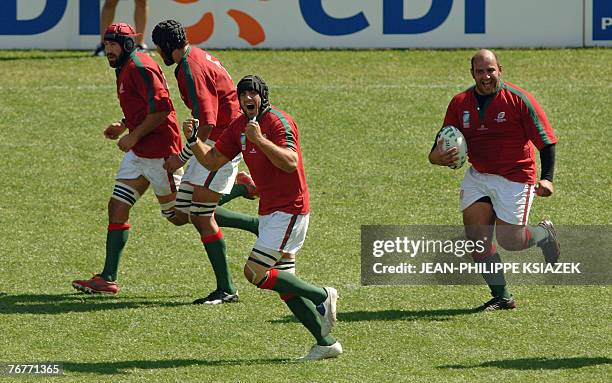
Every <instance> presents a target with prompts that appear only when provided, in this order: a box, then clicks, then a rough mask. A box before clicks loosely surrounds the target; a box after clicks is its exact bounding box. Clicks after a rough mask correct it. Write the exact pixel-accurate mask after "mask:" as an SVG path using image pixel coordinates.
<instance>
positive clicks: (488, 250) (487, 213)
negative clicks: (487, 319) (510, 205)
mask: <svg viewBox="0 0 612 383" xmlns="http://www.w3.org/2000/svg"><path fill="white" fill-rule="evenodd" d="M463 224H464V226H465V232H466V236H467V238H468V239H470V240H472V241H482V242H483V243H484V248H485V250H484V251H483V252H477V251H474V252H473V253H472V259H473V260H474V262H476V263H482V264H483V266H484V267H483V269H484V270H485V272H483V273H482V274H481V275H482V277H483V278H484V280H485V282H486V283H487V285H488V286H489V289H490V291H491V295H492V297H493V298H492V299H491V300H489V301H488V302H487V303H485V304H484V305H483V306H482V307H481V309H483V310H495V309H501V308H514V306H515V304H514V301H513V299H512V294H510V291H509V290H508V287H507V285H506V279H505V276H504V272H503V271H502V270H500V271H495V272H493V271H492V270H495V265H496V264H500V263H501V258H500V256H499V253H498V252H497V247H496V246H495V243H493V232H494V226H493V225H494V224H495V212H494V211H493V206H492V205H491V203H490V202H489V201H488V197H483V198H481V199H479V200H478V201H477V202H475V203H473V204H472V205H470V206H469V207H467V208H466V209H464V210H463Z"/></svg>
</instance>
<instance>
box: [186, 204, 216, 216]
mask: <svg viewBox="0 0 612 383" xmlns="http://www.w3.org/2000/svg"><path fill="white" fill-rule="evenodd" d="M216 208H217V204H216V203H214V202H207V203H202V202H194V201H191V207H190V208H189V214H191V215H194V216H196V217H205V216H211V215H213V214H214V213H215V209H216Z"/></svg>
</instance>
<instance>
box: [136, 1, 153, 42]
mask: <svg viewBox="0 0 612 383" xmlns="http://www.w3.org/2000/svg"><path fill="white" fill-rule="evenodd" d="M148 14H149V6H148V4H147V0H134V24H135V25H134V27H135V28H136V32H137V33H140V34H141V35H140V36H137V37H136V45H138V46H140V48H142V49H146V48H147V46H146V45H145V43H144V36H145V34H144V33H145V29H146V27H147V18H148Z"/></svg>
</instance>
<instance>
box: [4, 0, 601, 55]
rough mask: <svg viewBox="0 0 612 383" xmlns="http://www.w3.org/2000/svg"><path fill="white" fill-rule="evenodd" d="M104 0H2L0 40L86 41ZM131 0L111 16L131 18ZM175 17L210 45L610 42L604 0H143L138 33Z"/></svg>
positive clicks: (10, 45)
mask: <svg viewBox="0 0 612 383" xmlns="http://www.w3.org/2000/svg"><path fill="white" fill-rule="evenodd" d="M102 4H103V0H2V1H1V2H0V49H91V48H92V47H93V46H95V45H96V44H97V42H98V41H99V33H100V32H99V29H100V27H99V24H100V21H99V15H100V9H101V7H102ZM133 13H134V2H133V1H130V0H124V1H120V2H119V5H118V6H117V11H116V18H115V20H116V21H123V22H128V23H130V24H133ZM169 18H173V19H176V20H178V21H180V22H181V23H182V24H183V25H184V26H185V27H186V28H187V31H188V35H189V38H190V40H191V42H192V43H194V44H196V45H201V46H205V47H208V48H300V49H302V48H461V47H485V46H486V47H581V46H583V45H585V44H586V45H610V44H611V42H612V2H611V1H610V0H513V1H506V0H223V1H222V0H216V1H215V0H149V17H148V25H147V31H146V32H145V35H146V41H147V43H148V44H149V45H151V44H152V42H151V36H150V35H151V30H152V28H153V26H154V25H155V24H156V23H157V22H158V21H161V20H165V19H169Z"/></svg>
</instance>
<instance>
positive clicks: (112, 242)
mask: <svg viewBox="0 0 612 383" xmlns="http://www.w3.org/2000/svg"><path fill="white" fill-rule="evenodd" d="M126 157H127V156H126ZM124 165H125V159H124V162H123V163H122V168H121V169H120V172H119V175H122V174H123V175H127V176H129V175H130V172H129V171H130V170H133V169H130V168H126V167H124ZM148 185H149V182H148V181H147V180H146V179H145V178H144V177H143V176H138V178H136V179H121V178H120V179H117V180H116V182H115V187H114V188H113V194H112V196H111V198H110V200H109V202H108V222H109V223H108V231H107V234H106V257H105V259H104V268H103V270H102V272H101V273H100V274H96V275H94V277H93V278H91V279H86V280H75V281H73V282H72V286H73V287H74V288H76V289H77V290H80V291H82V292H85V293H89V294H94V293H104V294H117V293H118V292H119V287H118V285H117V282H116V281H117V271H118V269H119V261H120V259H121V255H122V253H123V249H124V247H125V245H126V243H127V241H128V238H129V230H130V224H129V223H128V221H129V213H130V209H131V207H132V206H133V205H134V204H135V203H136V201H137V200H138V199H139V198H140V196H141V195H142V194H144V192H145V191H146V190H147V187H148Z"/></svg>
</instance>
